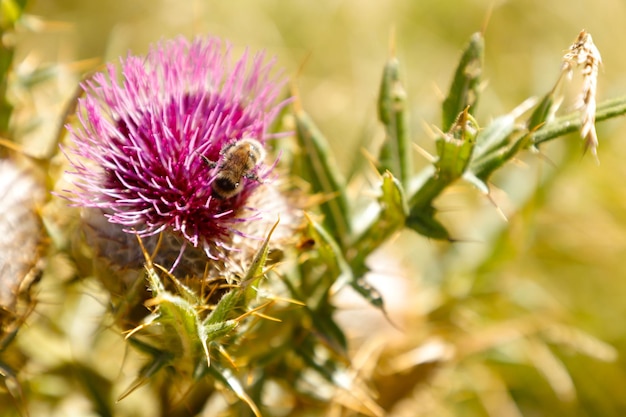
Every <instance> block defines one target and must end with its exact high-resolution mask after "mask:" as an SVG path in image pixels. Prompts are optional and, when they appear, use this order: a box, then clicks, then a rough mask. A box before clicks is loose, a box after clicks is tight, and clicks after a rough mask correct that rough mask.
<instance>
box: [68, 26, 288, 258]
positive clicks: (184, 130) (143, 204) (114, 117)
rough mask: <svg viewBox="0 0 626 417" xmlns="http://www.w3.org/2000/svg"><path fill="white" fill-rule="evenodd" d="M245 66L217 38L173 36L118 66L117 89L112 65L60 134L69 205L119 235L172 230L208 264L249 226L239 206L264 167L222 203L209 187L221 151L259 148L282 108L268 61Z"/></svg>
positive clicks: (91, 83)
mask: <svg viewBox="0 0 626 417" xmlns="http://www.w3.org/2000/svg"><path fill="white" fill-rule="evenodd" d="M249 63H250V59H249V56H248V53H247V52H245V53H244V54H243V55H242V57H241V58H240V59H239V60H238V61H236V62H235V63H234V65H232V64H231V63H230V46H229V45H224V44H223V43H222V42H221V41H220V40H219V39H217V38H208V39H206V38H197V39H195V40H194V41H193V42H189V41H187V40H186V39H184V38H177V39H175V40H172V41H167V42H161V43H159V44H157V45H155V46H153V47H152V48H151V50H150V52H149V53H148V55H147V56H146V57H137V56H132V55H129V56H128V57H127V58H126V59H125V60H121V75H122V80H121V83H120V82H118V76H117V71H116V69H115V67H114V66H113V65H109V66H108V67H107V70H106V72H102V73H97V74H95V75H94V76H93V77H91V78H90V79H89V80H87V81H85V82H84V83H83V84H82V88H83V89H84V91H85V93H86V94H85V97H84V98H82V99H80V100H79V102H78V111H77V114H78V118H79V121H80V127H79V128H76V129H74V128H72V127H71V126H68V130H69V131H70V133H71V138H72V140H73V146H72V147H71V148H70V149H68V150H66V151H65V153H66V155H67V157H68V159H69V160H70V163H71V165H72V167H73V169H74V172H72V173H71V174H73V175H74V176H75V180H74V184H75V185H76V189H75V190H72V191H71V193H72V195H71V196H69V199H70V200H71V201H72V202H73V203H74V204H75V205H78V206H82V207H90V208H98V209H100V210H101V211H102V212H103V213H105V216H106V217H107V218H108V221H109V222H111V223H116V224H119V225H121V226H122V227H123V229H124V231H125V232H129V233H136V234H138V235H140V236H151V235H155V234H157V233H159V232H162V231H169V232H174V233H175V234H178V235H182V236H183V237H184V238H185V240H186V241H187V242H189V243H191V244H192V245H193V246H194V247H200V248H202V249H204V250H205V252H206V253H207V254H208V255H209V256H214V251H213V249H216V248H220V247H224V248H227V247H228V243H227V242H228V236H230V235H232V233H233V232H236V229H234V226H235V225H236V224H237V223H239V222H243V221H247V220H253V219H254V218H255V216H256V214H255V209H254V208H251V207H247V206H246V201H247V199H248V197H249V196H250V195H251V194H252V193H253V192H254V191H255V189H256V188H257V187H258V186H259V185H260V182H261V180H259V179H258V178H257V176H258V177H261V178H265V177H267V175H268V173H269V171H271V167H266V166H264V165H263V164H262V162H261V161H259V162H261V163H260V164H258V165H255V166H254V168H253V172H251V174H252V175H246V176H242V177H241V178H240V180H241V181H242V182H243V185H242V186H240V188H238V190H237V193H236V194H234V195H229V196H228V197H227V198H223V196H220V195H218V193H216V192H215V191H214V188H215V187H213V186H212V183H213V182H214V181H215V179H216V176H217V175H218V173H219V170H220V161H221V160H223V159H224V150H225V149H229V147H232V146H233V144H236V143H237V142H238V141H240V140H241V139H243V138H254V139H255V140H256V141H257V142H258V143H260V144H261V145H262V146H264V144H265V141H266V140H267V139H268V138H271V137H275V136H276V135H271V134H269V133H268V132H267V128H268V126H269V125H270V124H271V123H272V121H273V120H274V119H275V118H276V116H277V115H278V113H279V111H280V110H281V109H282V107H283V106H284V105H285V104H286V103H287V101H282V102H278V100H277V98H278V95H279V92H280V88H281V87H282V86H283V84H284V82H283V81H282V80H281V81H276V79H275V78H270V71H271V67H272V62H269V63H264V56H263V54H262V53H260V54H257V55H256V56H254V58H252V60H251V65H250V66H249ZM207 161H213V162H214V163H213V164H208V163H207Z"/></svg>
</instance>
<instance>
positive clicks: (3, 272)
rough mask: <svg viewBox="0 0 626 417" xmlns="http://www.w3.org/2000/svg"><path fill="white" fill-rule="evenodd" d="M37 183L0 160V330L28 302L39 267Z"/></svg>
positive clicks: (9, 327) (39, 198)
mask: <svg viewBox="0 0 626 417" xmlns="http://www.w3.org/2000/svg"><path fill="white" fill-rule="evenodd" d="M43 197H44V189H43V187H42V185H41V184H39V183H38V182H37V180H36V179H35V178H34V177H33V176H32V175H31V174H30V173H29V172H27V171H25V170H23V169H20V168H18V167H17V166H16V165H15V164H14V163H12V162H10V161H9V160H3V161H0V329H1V330H0V332H1V335H2V336H4V334H6V333H9V332H11V331H13V324H14V323H19V322H20V321H21V319H22V318H23V316H24V314H26V312H27V311H28V309H29V308H28V307H29V306H30V305H31V302H30V294H29V289H30V287H31V285H32V284H33V282H35V281H36V279H37V278H38V277H39V275H40V273H41V268H42V259H41V247H42V238H43V231H42V224H41V219H40V217H39V215H38V213H37V207H38V205H39V204H40V203H41V202H42V200H43Z"/></svg>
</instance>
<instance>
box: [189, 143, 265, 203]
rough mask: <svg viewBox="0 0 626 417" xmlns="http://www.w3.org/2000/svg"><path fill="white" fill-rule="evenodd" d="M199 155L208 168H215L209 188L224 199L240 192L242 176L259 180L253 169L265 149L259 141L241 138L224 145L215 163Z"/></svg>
mask: <svg viewBox="0 0 626 417" xmlns="http://www.w3.org/2000/svg"><path fill="white" fill-rule="evenodd" d="M200 156H201V157H202V159H204V161H205V162H206V163H207V165H208V166H209V167H210V168H215V169H216V174H215V179H214V180H213V183H212V184H211V188H212V189H213V193H214V194H215V195H216V196H217V197H218V198H221V199H223V200H225V199H227V198H230V197H234V196H236V195H237V194H239V193H240V192H241V190H242V189H243V185H244V183H243V181H242V178H249V179H252V180H257V181H259V178H258V177H257V176H256V174H255V173H254V169H255V168H256V167H257V166H259V164H260V163H261V162H262V161H263V159H265V149H264V148H263V145H262V144H261V143H259V141H257V140H255V139H252V138H243V139H240V140H238V141H235V142H232V143H229V144H227V145H226V146H224V147H223V148H222V150H221V151H220V160H219V161H218V162H217V163H216V162H213V161H210V160H209V159H208V158H207V157H206V156H204V155H200Z"/></svg>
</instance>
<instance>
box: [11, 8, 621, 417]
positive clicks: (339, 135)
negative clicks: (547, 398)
mask: <svg viewBox="0 0 626 417" xmlns="http://www.w3.org/2000/svg"><path fill="white" fill-rule="evenodd" d="M27 12H28V13H29V14H30V15H33V16H37V17H38V18H40V19H41V20H40V21H32V22H31V23H32V25H33V26H34V27H38V30H37V31H36V32H26V31H20V32H19V34H18V43H17V54H18V55H17V59H16V62H22V64H21V65H27V64H28V65H37V64H41V63H47V62H52V63H62V64H64V65H63V67H64V70H62V71H61V73H60V74H59V77H58V78H57V81H56V85H55V86H54V87H52V88H51V87H47V89H45V90H43V91H39V92H36V93H37V94H39V96H35V97H34V98H33V100H35V101H36V100H39V102H40V103H42V104H40V105H39V107H40V114H39V116H40V117H42V118H44V119H48V120H51V121H54V120H56V121H58V120H59V118H60V117H61V115H62V112H63V108H64V106H65V105H66V103H67V101H68V100H69V98H70V96H71V95H72V93H73V91H74V90H73V88H74V87H73V86H74V85H75V83H76V73H77V71H78V70H79V69H81V70H85V69H91V68H94V67H95V66H96V65H97V62H95V61H86V62H85V63H84V64H83V63H81V61H83V60H89V59H92V58H96V59H97V60H98V62H100V63H101V62H107V61H116V60H117V59H118V57H119V56H125V55H126V54H127V53H128V51H132V52H133V53H134V54H143V53H145V52H146V51H147V50H148V46H149V45H150V44H151V43H153V42H155V41H158V40H160V39H163V38H169V37H172V36H177V35H183V36H186V37H193V36H196V35H205V34H212V35H217V36H219V37H222V38H225V39H228V40H229V41H231V42H232V44H233V46H234V49H235V51H236V52H237V53H239V52H240V51H242V50H243V49H244V48H246V47H248V48H250V50H252V51H257V50H259V49H264V50H266V51H267V53H268V55H270V56H276V58H277V66H278V67H282V68H284V69H285V73H286V74H287V75H289V76H290V77H293V78H294V80H295V83H296V85H297V86H298V89H299V91H300V96H301V99H302V102H303V105H304V107H305V108H306V110H307V111H308V112H309V113H310V114H311V116H312V117H313V118H314V119H315V120H316V122H317V123H318V125H319V126H320V128H321V129H322V130H323V131H324V132H325V133H326V135H327V137H328V138H329V140H330V145H331V147H332V149H333V151H334V152H335V154H336V158H337V161H340V163H339V166H340V169H341V170H343V172H344V173H345V174H349V173H350V171H351V167H352V166H353V164H358V163H359V161H360V160H363V159H364V156H363V154H362V153H361V151H360V149H361V148H367V149H368V150H369V151H370V152H372V153H374V152H375V151H376V144H377V143H380V141H381V140H382V128H381V127H380V126H379V124H378V122H377V120H376V107H375V106H376V97H377V93H378V85H379V80H380V76H381V72H382V67H383V64H384V62H385V60H386V58H387V57H388V55H389V43H390V41H389V38H390V33H391V32H392V30H394V31H395V39H396V41H395V43H396V54H397V56H398V58H399V60H400V62H401V67H402V70H403V78H404V81H405V85H406V89H407V94H408V102H409V105H410V108H411V112H410V113H411V114H410V116H411V119H410V122H409V123H410V131H411V135H412V137H413V140H414V142H415V143H417V144H418V145H419V146H420V147H423V148H424V149H427V150H432V148H433V143H432V136H431V135H430V134H429V133H428V127H427V126H432V125H437V124H438V123H439V120H440V117H441V116H440V103H441V100H442V97H443V95H442V93H441V91H445V90H446V89H447V88H448V83H449V82H450V79H451V77H452V73H453V71H454V69H455V66H456V63H457V60H458V58H459V55H460V51H461V49H462V47H463V46H464V45H465V43H466V42H467V40H468V39H469V36H470V35H471V34H472V33H473V32H475V31H481V30H482V31H483V32H484V35H485V40H486V56H485V75H484V79H485V80H486V84H485V87H484V93H483V96H482V97H481V100H480V103H479V109H478V113H477V114H478V119H479V122H480V123H481V124H483V125H484V124H486V123H487V122H488V121H489V120H490V118H491V117H495V116H497V115H500V114H502V113H505V112H509V111H510V110H512V109H513V108H514V107H515V106H516V105H517V104H519V103H520V102H522V101H523V100H524V99H525V98H527V97H529V96H541V95H543V94H545V93H546V92H547V91H548V90H549V89H550V88H552V86H553V85H554V83H555V81H556V79H557V77H558V71H559V68H560V65H561V57H562V55H563V54H564V52H565V50H566V49H567V48H568V46H569V45H570V44H571V42H572V41H573V40H574V39H575V37H576V35H577V34H578V32H579V31H580V30H581V29H583V28H584V29H586V30H587V31H588V32H589V33H591V34H592V36H593V39H594V41H595V44H596V45H597V47H598V48H599V50H600V52H601V54H602V57H603V67H602V68H601V72H600V77H599V81H598V100H599V101H603V100H604V99H609V98H613V97H617V96H622V95H624V94H626V54H624V53H623V46H624V45H626V31H625V30H624V27H625V24H626V3H624V2H623V1H619V0H597V1H590V0H589V1H584V0H552V1H539V0H519V1H481V0H473V1H471V0H467V1H437V0H424V1H408V0H404V1H402V0H394V1H391V0H388V1H368V2H366V1H359V0H343V1H342V0H332V1H331V0H318V1H303V0H292V1H288V0H282V1H281V0H255V1H238V0H233V1H224V0H221V1H201V0H185V1H178V0H177V1H174V0H170V1H155V0H124V1H122V0H110V1H98V0H73V1H52V0H39V1H31V2H30V6H29V7H28V9H27ZM570 89H571V91H575V88H570ZM567 90H568V89H566V91H565V93H566V94H565V95H566V100H565V102H564V104H563V108H564V110H566V111H571V110H573V99H572V97H571V95H572V94H573V93H571V92H568V91H567ZM16 117H19V115H18V116H16ZM18 120H19V119H18ZM21 122H25V121H24V120H22V121H21ZM49 126H50V124H45V123H44V124H42V125H41V126H40V127H39V128H37V129H34V130H31V131H30V132H29V133H28V135H25V137H26V142H28V141H29V140H33V141H35V140H39V139H38V137H41V136H43V137H47V136H51V135H54V132H53V131H51V130H50V128H49ZM625 134H626V121H624V120H623V119H621V118H620V119H616V120H610V121H607V122H603V123H601V124H599V125H598V136H599V139H600V146H599V149H598V154H599V159H600V161H601V163H600V164H599V165H598V164H596V162H595V161H594V160H593V158H592V157H591V156H590V155H586V156H582V141H581V139H580V138H579V137H578V136H576V135H570V136H568V137H566V138H560V139H557V140H556V141H553V143H549V144H548V145H547V146H546V147H544V148H542V151H544V155H543V156H541V155H536V154H533V155H531V154H528V153H527V154H525V155H524V156H523V157H521V158H520V160H519V161H517V163H513V164H510V166H509V167H507V169H505V170H504V171H505V172H501V173H499V174H498V175H496V177H495V178H494V186H495V187H494V190H495V191H494V199H495V200H496V202H497V203H498V205H499V206H500V207H501V208H502V210H503V211H504V212H505V213H506V215H507V218H508V222H505V221H504V220H503V218H502V217H501V216H499V214H498V212H497V210H496V209H495V208H494V206H493V205H492V204H491V203H490V202H489V201H488V200H487V199H486V198H485V197H484V196H481V195H479V193H478V192H477V191H475V190H473V189H471V188H470V187H469V186H464V185H459V187H456V188H455V189H454V190H451V192H449V193H447V194H446V195H445V196H444V197H443V198H442V199H441V200H440V201H439V203H438V207H439V208H440V209H441V210H442V215H441V218H442V219H443V220H444V221H445V222H446V223H447V224H449V225H450V227H451V230H452V231H453V234H454V235H455V236H458V238H459V240H461V242H459V243H455V244H448V243H446V244H439V243H434V242H431V241H428V240H427V239H425V238H423V237H420V236H417V235H415V234H414V233H409V232H406V233H403V234H401V236H399V237H397V238H396V240H395V243H392V244H391V245H390V248H386V249H385V250H383V251H382V254H381V255H380V256H378V257H377V258H376V264H375V265H374V266H373V269H374V270H375V271H376V272H380V273H381V274H382V275H385V274H386V275H387V278H385V277H383V278H380V279H376V281H375V282H376V285H377V286H378V287H379V289H381V291H383V293H385V294H389V297H394V289H393V288H392V287H393V286H394V285H399V286H400V287H402V286H408V287H410V288H412V290H411V291H412V292H410V293H409V294H410V296H411V297H413V298H410V297H407V295H406V294H404V295H403V297H404V298H403V301H402V302H401V303H399V305H400V307H398V308H395V309H393V310H394V311H392V315H393V316H394V317H398V318H399V320H402V317H405V316H409V317H415V316H420V315H422V314H426V313H430V312H431V311H433V310H436V308H437V301H436V300H433V299H427V296H426V295H424V294H425V293H428V289H429V288H432V287H436V288H439V289H441V288H445V289H446V290H445V291H441V293H444V294H446V295H447V296H450V297H458V298H459V299H461V298H463V297H464V295H467V294H470V293H472V294H475V293H476V291H478V290H476V289H477V288H479V289H481V288H482V289H484V290H485V293H488V292H489V291H510V294H509V295H510V296H511V297H520V298H524V297H528V298H529V300H528V301H527V304H528V305H531V304H533V303H537V304H538V305H541V306H542V308H545V305H549V306H552V307H551V310H550V311H553V312H555V313H554V314H556V315H559V316H560V317H561V318H562V319H563V320H564V321H565V322H567V323H568V324H572V325H575V326H576V327H578V328H580V329H582V330H583V331H585V332H587V333H589V334H591V335H594V336H595V337H597V338H599V339H601V340H603V341H605V342H608V343H609V344H611V345H613V346H615V347H616V348H617V351H618V352H619V356H618V357H617V359H616V360H615V361H613V362H610V363H606V362H602V361H598V360H595V359H590V358H587V357H584V356H580V355H578V354H574V353H572V354H571V355H569V356H568V355H567V352H565V353H560V356H561V359H562V361H563V362H564V363H566V364H567V367H568V369H569V370H570V372H571V374H572V376H573V379H574V381H575V385H576V388H577V391H578V393H579V396H580V398H579V400H580V401H581V403H582V404H583V405H584V406H582V407H581V410H582V409H584V411H581V410H579V411H576V412H575V411H574V409H576V408H577V407H573V408H569V409H567V410H568V413H571V414H568V415H590V416H591V415H598V416H599V415H603V416H613V415H614V416H620V415H626V395H625V392H624V391H625V389H624V388H623V387H624V385H621V384H622V383H623V382H624V381H625V378H624V375H623V372H624V370H625V362H624V359H623V354H624V353H626V325H625V324H624V323H625V321H624V318H625V317H626V303H625V302H624V300H626V283H625V282H626V280H625V278H626V262H624V259H626V232H625V230H626V186H625V181H624V179H625V178H626V164H625V163H624V162H623V161H625V160H626V152H625V147H624V145H623V142H622V140H623V137H624V135H625ZM29 138H30V139H29ZM426 164H427V161H426V160H424V161H423V162H420V163H419V164H418V165H422V166H423V165H426ZM557 174H558V175H557ZM354 192H355V193H356V192H358V186H355V191H354ZM400 247H401V248H402V251H400V252H398V250H397V248H400ZM392 253H393V254H394V255H395V256H394V259H393V260H389V258H390V257H391V254H392ZM387 262H389V264H391V266H389V267H388V268H389V271H387V270H386V269H385V268H387ZM377 265H378V266H377ZM394 268H396V269H397V270H398V271H400V272H399V273H398V275H400V278H398V277H395V278H393V279H391V278H389V277H388V275H393V273H392V272H390V271H392V270H394V271H395V270H396V269H394ZM398 282H400V283H398ZM470 287H471V288H473V289H472V290H471V291H470V290H469V289H468V288H470ZM537 288H542V290H537ZM422 291H424V292H422ZM479 292H480V291H479ZM428 294H430V293H428ZM539 298H541V300H538V299H539ZM546 300H547V301H546ZM388 302H392V303H393V300H390V301H388ZM398 310H401V311H398ZM540 311H543V310H540ZM358 312H359V310H358V309H357V310H356V313H357V315H358ZM538 313H539V311H538ZM406 322H407V323H409V326H411V325H412V324H413V323H414V322H412V321H411V319H406ZM349 325H350V321H348V326H349ZM409 328H411V327H409ZM422 330H423V329H417V330H416V331H415V333H420V332H421V331H422ZM355 333H357V334H358V332H357V331H355ZM405 336H406V339H408V340H411V339H412V338H413V336H412V335H411V334H408V335H405ZM409 344H410V343H409ZM598 356H601V355H598ZM609 356H611V355H609ZM502 372H503V373H504V374H507V373H512V375H513V376H511V377H510V378H509V379H510V380H517V381H518V383H519V384H520V386H521V387H523V384H524V383H525V381H527V379H525V376H524V371H523V370H520V369H517V370H516V369H512V370H511V369H508V370H507V369H504V370H502ZM527 388H528V387H527ZM518 389H521V388H519V387H518ZM528 389H529V390H531V391H532V390H549V389H550V388H549V387H548V386H547V385H546V386H536V387H532V388H528ZM512 391H513V392H514V393H515V388H513V389H512ZM518 399H519V398H518ZM520 401H521V402H523V399H521V400H520ZM524 409H525V410H527V411H528V414H524V415H536V416H540V415H546V416H547V415H556V414H551V413H550V412H549V411H548V410H542V409H541V408H537V407H536V406H535V407H534V406H533V404H531V403H527V404H526V408H524ZM457 412H458V414H454V413H452V414H451V415H480V414H473V413H472V412H471V411H469V410H463V409H457ZM561 412H562V410H561ZM559 415H564V414H559Z"/></svg>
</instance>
